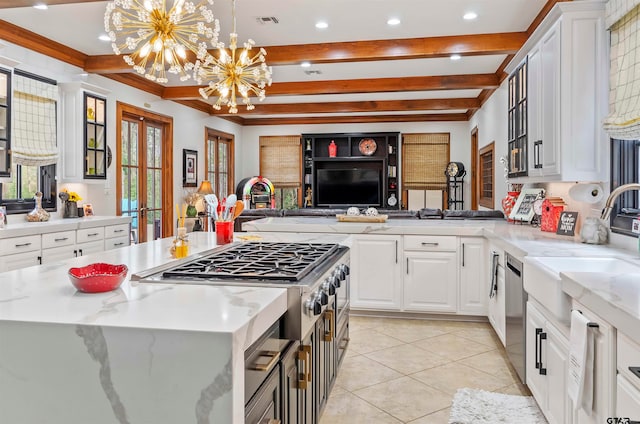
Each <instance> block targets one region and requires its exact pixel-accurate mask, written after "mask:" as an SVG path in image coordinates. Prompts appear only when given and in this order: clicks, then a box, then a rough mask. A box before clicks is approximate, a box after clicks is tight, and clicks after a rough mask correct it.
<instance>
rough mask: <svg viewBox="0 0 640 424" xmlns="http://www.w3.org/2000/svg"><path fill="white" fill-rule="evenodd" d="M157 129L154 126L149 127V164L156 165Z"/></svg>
mask: <svg viewBox="0 0 640 424" xmlns="http://www.w3.org/2000/svg"><path fill="white" fill-rule="evenodd" d="M154 139H155V131H154V128H153V127H147V166H148V167H153V166H155V160H154V154H153V149H154V147H155V146H156V145H155V140H154Z"/></svg>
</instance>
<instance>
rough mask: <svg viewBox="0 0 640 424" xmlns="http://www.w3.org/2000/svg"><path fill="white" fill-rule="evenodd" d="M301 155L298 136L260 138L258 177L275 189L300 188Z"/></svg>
mask: <svg viewBox="0 0 640 424" xmlns="http://www.w3.org/2000/svg"><path fill="white" fill-rule="evenodd" d="M301 155H302V148H301V145H300V136H299V135H290V136H264V137H260V175H261V176H263V177H266V178H267V179H269V180H270V181H271V182H272V183H273V185H274V186H276V187H277V188H283V187H300V185H301V180H302V177H301V174H302V170H301V166H302V156H301Z"/></svg>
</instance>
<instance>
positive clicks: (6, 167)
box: [0, 68, 11, 177]
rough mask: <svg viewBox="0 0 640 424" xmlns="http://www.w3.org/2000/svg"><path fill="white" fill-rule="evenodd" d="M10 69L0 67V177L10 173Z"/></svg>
mask: <svg viewBox="0 0 640 424" xmlns="http://www.w3.org/2000/svg"><path fill="white" fill-rule="evenodd" d="M10 126H11V71H9V70H6V69H2V68H0V177H8V176H9V174H10V173H11V154H10V151H11V146H10V144H9V140H10V138H9V137H10Z"/></svg>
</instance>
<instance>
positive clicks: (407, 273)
mask: <svg viewBox="0 0 640 424" xmlns="http://www.w3.org/2000/svg"><path fill="white" fill-rule="evenodd" d="M407 275H409V258H407Z"/></svg>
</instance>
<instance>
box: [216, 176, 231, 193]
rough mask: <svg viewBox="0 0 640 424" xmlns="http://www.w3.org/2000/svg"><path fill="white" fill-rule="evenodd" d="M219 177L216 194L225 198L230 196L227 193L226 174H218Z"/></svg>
mask: <svg viewBox="0 0 640 424" xmlns="http://www.w3.org/2000/svg"><path fill="white" fill-rule="evenodd" d="M218 175H219V177H220V181H219V183H220V184H219V185H218V193H220V194H221V195H224V196H225V197H226V196H227V195H228V194H230V193H227V191H228V189H227V174H218Z"/></svg>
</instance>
